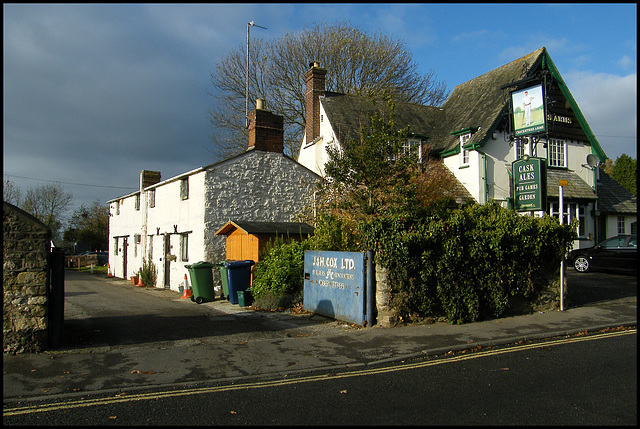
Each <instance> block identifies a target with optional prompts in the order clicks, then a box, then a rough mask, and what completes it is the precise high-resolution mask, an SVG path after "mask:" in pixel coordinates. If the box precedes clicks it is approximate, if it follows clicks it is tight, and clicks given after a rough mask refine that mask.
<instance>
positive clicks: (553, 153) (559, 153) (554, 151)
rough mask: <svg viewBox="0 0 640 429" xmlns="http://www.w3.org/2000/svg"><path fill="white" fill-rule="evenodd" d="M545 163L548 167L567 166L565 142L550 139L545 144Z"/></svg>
mask: <svg viewBox="0 0 640 429" xmlns="http://www.w3.org/2000/svg"><path fill="white" fill-rule="evenodd" d="M547 163H548V165H549V166H550V167H566V166H567V142H566V141H564V140H558V139H550V140H549V144H548V145H547Z"/></svg>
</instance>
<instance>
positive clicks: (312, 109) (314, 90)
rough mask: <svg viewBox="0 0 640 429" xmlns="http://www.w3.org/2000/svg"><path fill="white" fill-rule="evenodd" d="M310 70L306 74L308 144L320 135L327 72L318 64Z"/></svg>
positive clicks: (306, 129) (315, 63)
mask: <svg viewBox="0 0 640 429" xmlns="http://www.w3.org/2000/svg"><path fill="white" fill-rule="evenodd" d="M309 67H310V69H309V70H308V71H307V72H306V73H305V74H304V79H305V83H306V88H307V89H306V94H305V95H306V100H305V102H306V109H307V117H306V119H305V131H306V142H305V143H306V144H309V143H311V142H312V141H313V140H315V138H316V137H318V136H319V135H320V97H321V96H323V95H324V91H325V80H326V75H327V71H326V70H325V69H323V68H320V65H319V64H318V63H317V62H315V61H314V62H313V63H311V64H309Z"/></svg>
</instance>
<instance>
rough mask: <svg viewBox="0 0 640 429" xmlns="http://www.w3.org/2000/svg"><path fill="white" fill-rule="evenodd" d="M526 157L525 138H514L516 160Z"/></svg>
mask: <svg viewBox="0 0 640 429" xmlns="http://www.w3.org/2000/svg"><path fill="white" fill-rule="evenodd" d="M525 155H526V138H525V137H516V159H521V158H522V157H523V156H525Z"/></svg>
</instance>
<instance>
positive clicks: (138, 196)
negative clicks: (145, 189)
mask: <svg viewBox="0 0 640 429" xmlns="http://www.w3.org/2000/svg"><path fill="white" fill-rule="evenodd" d="M134 205H135V209H136V211H138V210H140V193H137V194H136V199H135V204H134Z"/></svg>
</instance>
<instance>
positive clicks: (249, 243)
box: [215, 221, 313, 262]
mask: <svg viewBox="0 0 640 429" xmlns="http://www.w3.org/2000/svg"><path fill="white" fill-rule="evenodd" d="M215 235H226V236H227V259H228V260H230V261H244V260H249V259H250V260H252V261H254V262H258V260H259V255H260V252H261V251H262V250H263V249H264V248H265V246H266V245H267V243H269V241H271V240H273V239H275V238H276V236H279V237H283V238H284V239H285V240H286V239H290V240H302V239H305V238H307V237H308V236H310V235H313V227H312V226H311V225H309V224H306V223H301V222H252V221H229V222H227V223H226V224H225V225H224V226H223V227H222V228H220V229H219V230H218V232H216V234H215Z"/></svg>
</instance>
